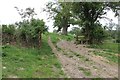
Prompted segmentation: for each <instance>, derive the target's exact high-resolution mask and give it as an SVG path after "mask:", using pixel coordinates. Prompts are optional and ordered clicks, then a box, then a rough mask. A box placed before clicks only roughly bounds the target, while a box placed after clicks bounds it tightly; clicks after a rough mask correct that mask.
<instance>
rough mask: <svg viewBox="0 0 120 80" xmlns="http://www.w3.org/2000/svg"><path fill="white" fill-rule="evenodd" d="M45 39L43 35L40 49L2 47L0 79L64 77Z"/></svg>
mask: <svg viewBox="0 0 120 80" xmlns="http://www.w3.org/2000/svg"><path fill="white" fill-rule="evenodd" d="M47 38H48V37H47V36H45V35H43V43H42V47H41V48H40V49H37V48H23V47H20V46H12V45H7V46H3V48H2V51H3V55H2V56H3V58H2V62H3V74H2V77H4V78H5V77H18V78H49V77H51V78H55V77H65V74H64V73H63V71H62V69H61V64H60V62H59V61H58V59H57V58H56V56H55V55H54V54H53V53H52V50H51V48H50V47H49V45H48V43H47Z"/></svg>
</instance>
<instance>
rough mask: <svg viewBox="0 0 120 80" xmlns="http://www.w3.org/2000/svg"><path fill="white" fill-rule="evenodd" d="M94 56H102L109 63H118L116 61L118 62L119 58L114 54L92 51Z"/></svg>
mask: <svg viewBox="0 0 120 80" xmlns="http://www.w3.org/2000/svg"><path fill="white" fill-rule="evenodd" d="M93 53H94V54H95V55H99V56H103V57H105V58H106V59H108V60H109V61H112V62H115V63H118V59H119V60H120V58H118V56H116V55H115V54H116V53H114V52H107V51H94V52H93Z"/></svg>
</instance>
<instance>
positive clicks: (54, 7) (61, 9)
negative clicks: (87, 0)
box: [44, 2, 73, 35]
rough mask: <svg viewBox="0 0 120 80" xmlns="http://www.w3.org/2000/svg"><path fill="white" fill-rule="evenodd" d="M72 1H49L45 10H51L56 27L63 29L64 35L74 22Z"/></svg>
mask: <svg viewBox="0 0 120 80" xmlns="http://www.w3.org/2000/svg"><path fill="white" fill-rule="evenodd" d="M71 6H72V5H71V3H66V2H64V3H60V2H49V3H48V4H47V5H46V9H44V11H46V12H49V14H50V16H49V17H50V18H51V19H53V20H54V27H57V28H58V30H57V32H58V31H61V29H62V33H63V34H64V35H67V30H68V27H69V26H70V24H71V23H72V21H73V19H72V13H71Z"/></svg>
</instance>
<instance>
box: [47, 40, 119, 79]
mask: <svg viewBox="0 0 120 80" xmlns="http://www.w3.org/2000/svg"><path fill="white" fill-rule="evenodd" d="M48 43H49V45H50V47H51V48H52V50H53V52H54V53H55V55H56V56H57V58H58V59H59V61H60V62H61V64H62V68H63V70H64V72H65V74H66V75H67V77H70V78H118V65H117V64H109V62H108V60H107V59H105V58H103V57H99V56H96V55H94V54H92V51H93V50H94V49H90V48H86V47H84V45H78V46H77V45H75V44H74V43H72V42H69V41H65V40H61V41H60V42H58V43H57V44H56V45H57V47H55V46H54V45H53V43H52V42H51V39H50V38H49V39H48Z"/></svg>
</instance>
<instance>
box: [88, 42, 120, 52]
mask: <svg viewBox="0 0 120 80" xmlns="http://www.w3.org/2000/svg"><path fill="white" fill-rule="evenodd" d="M119 45H120V43H112V42H105V43H103V44H100V45H95V44H92V45H90V46H89V47H91V48H98V49H103V50H106V51H108V52H115V53H118V52H119V50H118V49H119V48H118V46H119Z"/></svg>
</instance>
